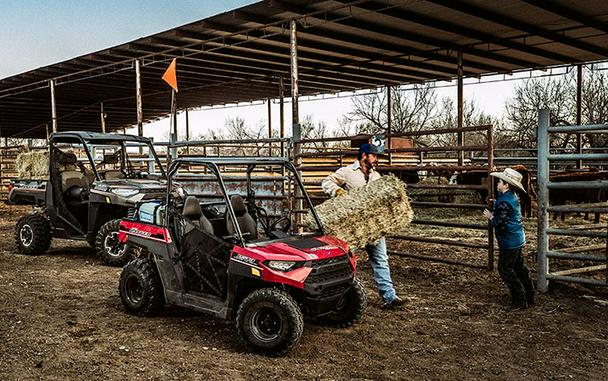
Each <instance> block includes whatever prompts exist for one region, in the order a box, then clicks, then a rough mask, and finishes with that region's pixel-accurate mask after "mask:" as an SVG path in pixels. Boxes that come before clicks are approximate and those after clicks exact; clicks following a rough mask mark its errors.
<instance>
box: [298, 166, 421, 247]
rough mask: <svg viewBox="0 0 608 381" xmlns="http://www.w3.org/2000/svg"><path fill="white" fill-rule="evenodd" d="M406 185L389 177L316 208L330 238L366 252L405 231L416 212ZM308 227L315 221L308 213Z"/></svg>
mask: <svg viewBox="0 0 608 381" xmlns="http://www.w3.org/2000/svg"><path fill="white" fill-rule="evenodd" d="M406 188H407V185H406V184H405V183H404V182H402V181H401V180H399V179H397V178H396V177H395V176H393V175H386V176H383V177H381V178H380V179H379V180H376V181H372V182H370V183H369V184H367V185H366V186H364V187H362V188H359V189H354V190H351V191H350V192H348V193H347V194H345V195H343V196H340V197H335V198H333V199H330V200H327V201H325V202H324V203H322V204H321V205H319V206H317V207H316V210H317V213H318V214H319V218H320V219H321V222H322V223H323V226H324V227H325V230H326V232H327V233H328V234H330V235H333V236H335V237H337V238H339V239H341V240H344V241H346V242H348V244H349V245H350V246H351V247H352V248H363V247H365V245H367V244H370V243H374V242H376V241H377V240H378V239H380V238H381V237H383V236H386V235H389V234H395V233H398V232H401V231H403V230H404V229H405V228H406V227H407V226H408V225H409V224H410V222H411V221H412V218H413V217H414V212H413V211H412V208H411V206H410V203H409V199H408V197H407V193H406ZM306 217H307V219H306V220H307V221H308V223H311V222H312V221H313V218H312V214H311V213H310V212H309V213H308V215H307V216H306Z"/></svg>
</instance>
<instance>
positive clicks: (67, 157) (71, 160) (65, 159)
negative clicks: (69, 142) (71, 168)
mask: <svg viewBox="0 0 608 381" xmlns="http://www.w3.org/2000/svg"><path fill="white" fill-rule="evenodd" d="M77 161H78V159H77V158H76V155H75V154H73V153H72V152H63V153H62V154H61V155H60V156H59V164H76V162H77Z"/></svg>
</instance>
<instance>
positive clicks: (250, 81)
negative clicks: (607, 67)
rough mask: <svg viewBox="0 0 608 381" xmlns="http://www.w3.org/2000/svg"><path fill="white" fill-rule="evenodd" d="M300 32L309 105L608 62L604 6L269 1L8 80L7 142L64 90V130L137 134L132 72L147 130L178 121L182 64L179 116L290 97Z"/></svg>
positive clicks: (2, 102) (2, 87)
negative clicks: (460, 73)
mask: <svg viewBox="0 0 608 381" xmlns="http://www.w3.org/2000/svg"><path fill="white" fill-rule="evenodd" d="M291 18H296V19H297V20H298V25H299V32H298V44H299V50H298V56H299V73H300V82H299V88H300V94H301V95H313V94H323V93H333V92H338V91H349V90H357V89H367V88H375V87H378V86H384V85H386V84H407V83H417V82H423V81H433V80H445V79H450V78H454V77H455V76H456V61H457V59H456V56H457V52H458V50H462V52H463V56H464V65H465V73H464V74H465V76H480V75H488V74H494V73H509V72H513V71H518V70H526V69H531V68H545V67H551V66H559V65H565V64H572V63H580V62H589V61H600V60H606V59H608V38H607V37H608V36H607V35H608V26H607V25H608V2H606V1H604V0H580V1H567V0H546V1H542V2H538V1H522V0H503V1H492V2H488V1H482V0H418V1H404V0H376V1H364V0H356V1H346V0H344V1H342V2H340V1H306V0H291V1H288V0H282V1H277V0H266V1H261V2H258V3H255V4H252V5H249V6H246V7H242V8H239V9H236V10H234V11H230V12H226V13H223V14H220V15H217V16H213V17H210V18H207V19H204V20H200V21H197V22H194V23H191V24H187V25H184V26H181V27H178V28H174V29H171V30H167V31H164V32H161V33H157V34H155V35H153V36H149V37H144V38H140V39H138V40H135V41H131V42H128V43H125V44H121V45H119V46H115V47H112V48H108V49H104V50H102V51H99V52H95V53H91V54H87V55H85V56H81V57H77V58H74V59H71V60H68V61H65V62H61V63H57V64H53V65H49V66H47V67H43V68H39V69H36V70H32V71H29V72H26V73H23V74H20V75H16V76H13V77H10V78H5V79H2V80H0V128H1V133H2V136H19V137H42V136H44V134H45V128H44V124H45V123H48V124H50V123H51V111H50V108H51V106H50V90H49V85H48V80H49V79H56V81H57V86H56V92H57V108H58V116H59V118H60V119H59V129H60V130H69V129H82V130H93V131H95V130H100V117H99V102H101V101H103V103H104V111H105V112H106V113H107V114H108V117H107V119H106V126H107V128H108V129H118V128H123V127H125V126H131V125H134V124H135V123H136V109H135V69H134V66H135V65H134V60H135V59H141V61H142V69H141V73H142V87H143V105H144V119H145V121H153V120H156V119H158V118H161V117H164V116H166V115H167V114H168V112H169V99H170V93H169V91H168V87H167V86H166V85H165V84H164V83H163V82H162V80H161V76H162V73H163V72H164V70H165V68H166V67H167V65H168V63H169V62H170V60H171V59H172V58H173V57H179V58H178V77H179V82H180V93H179V107H180V108H186V107H188V108H194V107H200V106H209V105H219V104H226V103H234V102H243V101H251V100H261V99H266V98H268V97H276V96H278V83H279V76H283V78H284V84H285V94H289V71H290V65H289V33H288V32H289V27H288V23H289V20H290V19H291Z"/></svg>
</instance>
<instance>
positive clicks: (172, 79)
mask: <svg viewBox="0 0 608 381" xmlns="http://www.w3.org/2000/svg"><path fill="white" fill-rule="evenodd" d="M175 60H176V58H174V59H173V61H171V64H170V65H169V67H168V68H167V70H166V71H165V74H163V80H164V81H165V82H167V83H168V84H169V86H171V87H172V88H173V90H175V92H177V72H176V70H175Z"/></svg>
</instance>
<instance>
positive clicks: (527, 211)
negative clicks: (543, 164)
mask: <svg viewBox="0 0 608 381" xmlns="http://www.w3.org/2000/svg"><path fill="white" fill-rule="evenodd" d="M512 168H513V169H515V170H516V171H517V172H519V173H521V175H522V181H521V184H522V186H523V187H524V189H525V191H526V193H523V192H519V194H520V202H521V211H522V215H523V216H524V217H532V203H533V201H534V200H536V190H535V189H534V184H533V181H532V174H531V173H530V171H529V170H528V169H527V168H526V167H525V166H523V165H516V166H513V167H512ZM455 180H456V184H466V185H486V184H487V182H488V171H486V170H482V169H474V170H471V171H466V172H460V173H456V176H455ZM478 193H479V196H480V198H481V201H482V202H487V201H488V190H487V189H479V190H478Z"/></svg>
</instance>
